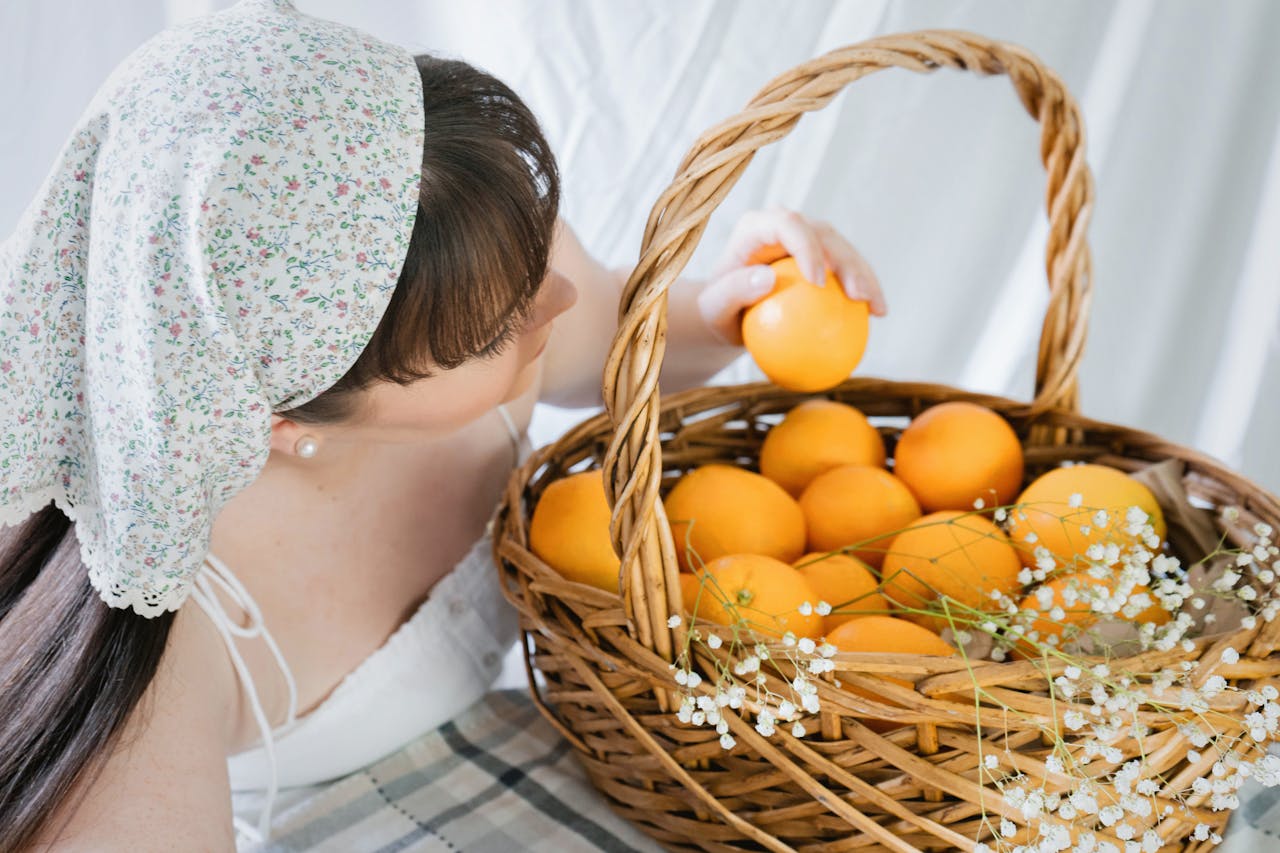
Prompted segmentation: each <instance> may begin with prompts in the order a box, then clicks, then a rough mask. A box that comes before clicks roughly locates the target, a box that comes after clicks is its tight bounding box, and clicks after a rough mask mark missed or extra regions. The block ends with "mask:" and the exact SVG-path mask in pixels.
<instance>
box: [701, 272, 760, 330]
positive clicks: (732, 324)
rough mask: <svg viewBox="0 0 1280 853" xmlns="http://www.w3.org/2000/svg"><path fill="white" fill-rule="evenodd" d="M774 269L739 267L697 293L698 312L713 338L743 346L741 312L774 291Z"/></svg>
mask: <svg viewBox="0 0 1280 853" xmlns="http://www.w3.org/2000/svg"><path fill="white" fill-rule="evenodd" d="M774 279H775V276H774V272H773V270H772V269H771V268H769V267H767V266H760V265H757V266H750V267H742V268H741V269H737V270H734V271H733V272H730V273H726V274H725V275H722V276H719V277H718V278H716V279H714V280H712V282H711V283H710V284H708V285H707V286H706V287H704V288H703V289H702V290H701V291H700V292H699V293H698V311H699V313H701V314H702V319H703V322H704V323H706V324H707V326H708V327H709V328H710V329H711V331H712V332H713V333H714V334H715V335H716V337H718V338H720V339H721V340H723V341H724V342H725V343H728V344H732V345H733V346H742V312H743V311H744V310H746V309H747V308H750V307H751V306H752V305H754V304H755V303H757V302H759V301H760V300H761V299H763V298H764V297H766V296H768V295H769V292H770V291H771V290H773V284H774Z"/></svg>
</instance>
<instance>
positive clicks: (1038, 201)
mask: <svg viewBox="0 0 1280 853" xmlns="http://www.w3.org/2000/svg"><path fill="white" fill-rule="evenodd" d="M226 5H229V0H133V2H131V3H130V4H129V5H128V6H127V7H126V6H123V5H122V4H115V3H112V4H102V3H97V2H94V0H64V2H61V3H57V4H52V3H45V2H41V1H40V0H8V2H6V3H4V4H0V99H2V100H0V102H2V103H3V104H4V109H5V115H6V119H5V121H4V122H3V123H0V233H7V232H8V231H9V230H10V229H11V228H12V226H13V223H14V221H15V220H16V218H17V215H18V213H19V211H20V210H21V209H22V207H23V206H24V205H25V204H26V203H27V201H28V200H29V199H30V197H31V196H32V195H33V194H34V192H35V190H36V187H37V185H38V184H39V181H40V179H41V178H42V177H43V175H44V174H45V172H46V171H47V169H48V166H49V164H50V163H51V162H52V161H53V156H54V154H55V152H56V150H57V147H58V146H59V145H61V143H62V141H63V139H64V138H65V135H66V132H67V130H68V129H69V128H70V126H71V124H72V122H73V121H74V119H75V117H76V116H77V115H78V114H79V112H80V110H82V109H83V107H84V105H85V104H86V103H87V101H88V99H89V96H90V95H91V94H92V92H93V91H94V89H95V88H96V87H97V86H98V84H99V83H100V82H101V80H102V79H103V78H104V77H105V76H106V74H107V73H108V72H109V71H110V69H111V68H112V67H113V66H114V65H115V63H116V62H118V61H119V60H120V59H121V58H123V56H124V55H125V54H127V53H128V52H129V51H130V50H131V49H132V48H133V47H134V46H136V45H137V44H138V43H139V42H141V41H142V40H143V39H145V38H146V37H147V36H149V35H150V34H151V33H153V32H154V31H155V30H157V29H159V28H160V27H162V26H164V25H166V24H167V23H169V22H172V21H175V20H180V19H183V18H185V17H189V16H191V15H195V14H201V13H203V12H206V11H210V10H213V9H217V8H222V7H224V6H226ZM298 6H299V8H300V9H302V10H303V11H305V12H309V13H312V14H316V15H320V16H324V17H331V18H335V19H338V20H342V21H345V22H348V23H351V24H353V25H355V26H359V27H363V28H365V29H368V30H369V31H371V32H373V33H375V34H377V35H379V36H381V37H384V38H387V39H391V40H395V41H398V42H401V43H403V44H405V45H407V46H409V47H410V48H412V49H415V50H429V51H433V52H440V53H445V54H450V55H455V56H458V57H461V58H464V59H467V60H468V61H470V62H472V63H474V64H477V65H480V66H482V67H485V68H486V69H488V70H490V71H492V72H493V73H495V74H497V75H498V76H499V77H501V78H503V79H504V80H506V81H507V82H508V83H510V84H511V85H512V86H513V88H515V89H516V90H517V91H518V92H520V93H521V95H522V96H524V97H525V98H526V99H527V100H528V101H529V103H530V104H531V106H532V107H533V108H534V110H535V112H536V113H537V114H538V115H539V117H540V118H541V120H542V122H543V123H544V125H545V128H546V131H547V133H548V135H549V137H550V139H551V140H552V142H553V144H554V145H555V148H556V151H557V153H558V155H559V158H560V162H561V164H562V168H563V171H564V173H565V198H564V212H565V215H566V216H567V218H568V219H569V220H570V222H572V223H573V225H574V226H575V228H576V229H577V230H578V231H579V233H580V235H581V236H582V238H583V240H584V242H585V243H586V245H587V247H588V248H589V249H590V250H592V251H593V252H594V253H595V254H597V256H599V257H601V258H602V259H604V260H605V261H607V262H609V263H611V264H615V265H619V264H626V263H629V262H633V261H634V260H635V257H636V254H637V251H638V249H639V244H640V237H641V234H642V231H643V225H644V220H645V218H646V217H647V215H648V212H649V210H650V208H651V206H652V204H653V201H654V200H655V199H656V198H657V196H658V194H659V193H660V192H661V191H662V189H664V188H665V187H666V185H667V183H668V182H669V181H670V179H671V177H672V175H673V172H674V169H675V166H676V164H677V163H678V162H679V160H680V159H681V157H683V155H684V153H685V152H686V151H687V149H688V147H689V145H690V144H691V142H692V141H693V140H694V139H695V138H696V137H697V135H698V134H699V133H701V132H702V131H703V130H705V129H706V128H708V127H710V126H711V125H713V124H714V123H716V122H718V121H720V120H722V119H724V118H726V117H728V116H730V115H732V114H733V113H735V112H737V111H738V110H739V109H741V107H742V105H743V104H744V103H745V102H746V101H747V100H748V99H749V98H750V97H751V95H753V94H754V93H755V92H756V91H757V90H758V89H759V88H760V87H761V86H762V85H763V84H764V83H765V82H766V81H767V80H768V79H770V78H771V77H773V76H774V75H776V74H778V73H780V72H782V71H784V70H786V69H788V68H790V67H792V66H794V65H796V64H798V63H800V62H802V61H804V60H806V59H809V58H811V57H813V56H815V55H817V54H819V53H822V52H824V51H826V50H829V49H831V48H834V47H838V46H841V45H845V44H850V43H853V42H857V41H859V40H861V39H864V38H867V37H869V36H872V35H876V34H881V33H891V32H900V31H905V30H914V29H921V28H934V27H937V28H958V29H968V30H973V31H976V32H979V33H982V34H984V35H988V36H992V37H996V38H1001V39H1006V40H1009V41H1013V42H1016V43H1019V44H1022V45H1023V46H1025V47H1027V48H1029V49H1030V50H1031V51H1033V52H1034V53H1036V54H1038V55H1039V56H1040V57H1041V58H1042V59H1043V60H1044V61H1045V62H1047V63H1048V65H1049V66H1050V67H1052V68H1053V69H1055V70H1056V71H1057V72H1058V74H1059V75H1060V76H1061V77H1062V78H1063V79H1064V80H1065V82H1066V83H1067V85H1068V86H1069V88H1070V89H1071V90H1072V91H1073V92H1074V93H1075V95H1076V97H1077V98H1078V99H1079V100H1080V102H1081V105H1082V107H1083V111H1084V115H1085V121H1086V126H1087V129H1088V132H1089V143H1088V145H1089V147H1088V157H1089V161H1090V163H1091V164H1092V167H1093V169H1094V173H1095V177H1096V180H1097V201H1096V209H1095V215H1094V220H1093V223H1092V226H1091V229H1090V232H1089V234H1090V239H1091V243H1092V246H1093V251H1094V261H1095V263H1094V267H1095V291H1096V293H1095V299H1094V304H1093V312H1092V317H1091V321H1090V327H1089V338H1088V346H1087V349H1086V354H1085V358H1084V364H1083V368H1082V371H1081V387H1082V408H1083V410H1084V412H1085V414H1087V415H1090V416H1092V417H1095V418H1099V419H1102V420H1107V421H1113V422H1117V423H1122V424H1126V425H1130V426H1134V427H1138V428H1141V429H1146V430H1150V431H1152V432H1155V433H1158V434H1160V435H1163V436H1165V437H1167V438H1170V439H1172V440H1174V441H1178V442H1180V443H1183V444H1188V445H1191V446H1194V447H1198V448H1200V449H1202V450H1204V451H1206V452H1208V453H1211V454H1213V455H1215V456H1217V457H1219V458H1221V459H1223V460H1225V461H1226V462H1227V463H1228V464H1229V465H1231V466H1232V467H1234V468H1236V469H1238V470H1240V471H1243V472H1244V473H1245V474H1247V475H1249V476H1251V477H1252V478H1254V479H1255V480H1257V481H1259V482H1260V483H1262V484H1263V485H1264V486H1266V487H1268V488H1269V489H1271V490H1272V491H1280V442H1278V441H1277V440H1276V439H1275V438H1274V437H1275V436H1277V435H1278V434H1280V396H1278V395H1277V393H1276V392H1277V390H1280V351H1278V348H1277V340H1278V339H1280V335H1278V334H1277V326H1278V323H1280V74H1278V73H1277V72H1276V68H1277V65H1276V58H1275V50H1276V47H1275V45H1276V44H1277V43H1278V42H1280V4H1276V3H1273V2H1270V0H1234V2H1231V3H1217V2H1212V0H1167V2H1155V0H1125V2H1116V0H1084V2H1074V3H1058V2H1053V0H1032V2H1028V0H981V2H978V1H977V0H970V2H955V0H911V2H902V0H843V2H830V0H828V2H822V0H806V2H800V3H781V2H772V0H737V2H729V0H691V1H689V0H662V2H659V0H613V2H607V3H606V2H603V0H595V1H594V2H593V1H592V0H524V2H520V1H519V0H468V2H465V3H458V2H452V0H365V2H362V3H359V4H355V3H348V2H344V0H298ZM1037 152H1038V128H1037V126H1036V124H1035V122H1034V121H1032V120H1031V118H1030V117H1029V116H1028V115H1027V114H1026V113H1025V112H1024V111H1023V109H1022V107H1021V105H1020V104H1019V103H1018V102H1017V99H1016V96H1015V95H1014V93H1013V91H1012V89H1011V88H1010V86H1009V84H1008V83H1007V82H1006V81H1005V80H1003V79H1002V78H980V77H977V76H976V75H972V74H962V73H958V72H952V71H943V72H938V73H935V74H932V75H918V74H912V73H910V72H906V71H902V70H897V69H894V70H891V71H888V72H884V73H881V74H877V75H874V76H872V77H870V78H866V79H864V80H862V81H859V82H857V83H855V84H854V85H853V86H852V87H850V88H849V89H848V90H847V91H846V92H845V93H843V94H842V95H841V96H840V97H839V98H838V99H837V100H836V101H835V102H834V103H833V104H831V105H830V106H829V107H827V108H826V109H825V110H823V111H822V112H820V113H816V114H811V115H809V116H806V117H805V118H804V119H802V121H801V122H800V124H799V126H798V127H797V128H796V130H795V131H793V132H792V134H791V135H790V136H789V137H788V138H786V139H785V140H783V141H782V142H781V143H779V144H777V145H774V146H771V147H770V148H768V149H765V150H764V151H763V152H761V153H760V154H759V155H758V156H757V157H756V159H755V161H754V162H753V163H752V164H751V166H750V167H749V168H748V170H747V172H746V174H745V175H744V177H743V179H742V180H741V182H740V183H739V184H738V186H737V187H736V188H735V190H734V191H733V193H732V194H731V195H730V197H729V198H728V199H727V200H726V201H725V203H724V204H723V205H722V206H721V208H720V209H719V210H718V211H717V212H716V214H715V215H714V216H713V218H712V221H711V223H710V225H709V227H708V229H707V233H706V235H705V236H704V239H703V243H702V246H701V247H700V249H699V252H698V254H697V255H696V256H695V257H694V259H693V261H692V262H691V264H690V266H689V268H688V269H687V272H688V273H689V274H695V275H696V274H701V273H705V272H706V271H707V270H708V269H709V267H710V265H711V263H712V262H713V261H714V259H715V257H716V255H717V253H718V251H719V248H720V247H721V245H722V244H723V240H724V239H725V237H726V235H727V233H728V229H729V228H730V226H731V225H732V223H733V220H734V219H735V217H736V215H737V214H738V213H740V212H742V211H744V210H747V209H750V208H752V207H757V206H763V205H767V204H773V203H779V204H785V205H788V206H792V207H795V208H797V209H799V210H802V211H804V212H805V213H807V214H809V215H812V216H815V217H819V218H822V219H826V220H828V221H830V222H832V223H834V224H835V225H836V226H837V227H838V228H839V229H840V230H841V231H842V232H843V233H844V234H845V235H847V236H848V237H849V239H850V240H851V241H852V242H853V243H854V244H855V245H856V246H857V247H858V248H859V250H860V251H862V253H863V254H864V255H866V256H867V258H868V259H869V260H870V261H871V263H872V264H873V265H874V267H875V268H876V271H877V273H878V275H879V277H880V280H881V282H882V283H883V286H884V288H885V291H886V294H887V296H888V300H889V306H890V314H889V316H888V317H886V318H884V319H880V320H877V321H875V322H874V325H873V327H872V338H871V342H870V346H869V348H868V351H867V355H866V357H865V359H864V361H863V363H862V365H861V366H860V368H859V371H860V372H861V373H863V374H865V375H878V376H886V377H890V378H895V379H923V380H930V381H938V382H945V383H949V384H955V385H960V386H963V387H967V388H973V389H977V390H984V391H992V392H996V393H1001V394H1005V395H1008V396H1013V397H1019V398H1026V397H1029V396H1030V393H1031V383H1032V376H1033V364H1034V355H1035V347H1036V338H1037V335H1038V332H1039V325H1040V317H1041V314H1042V311H1043V309H1044V304H1045V301H1046V292H1047V290H1046V287H1045V285H1044V273H1043V260H1042V258H1043V250H1044V240H1045V216H1044V212H1043V209H1042V203H1043V202H1042V199H1043V195H1044V183H1043V172H1042V170H1041V167H1040V164H1039V161H1038V156H1037ZM755 375H756V374H755V372H754V368H753V366H752V365H751V364H750V362H749V360H746V359H744V360H743V361H742V362H740V363H739V364H738V365H735V367H734V368H731V369H730V370H729V371H727V372H726V374H725V376H724V377H723V378H724V379H726V380H732V381H742V380H745V379H747V378H751V377H754V376H755ZM580 414H581V413H578V412H572V413H563V412H560V411H557V410H544V411H540V412H539V416H538V418H537V419H536V420H535V424H534V432H535V440H541V441H546V440H548V439H550V438H553V437H554V436H555V435H557V434H558V433H559V431H560V430H562V429H563V428H564V427H565V426H567V425H568V424H569V423H572V422H573V421H574V420H576V419H577V417H579V415H580Z"/></svg>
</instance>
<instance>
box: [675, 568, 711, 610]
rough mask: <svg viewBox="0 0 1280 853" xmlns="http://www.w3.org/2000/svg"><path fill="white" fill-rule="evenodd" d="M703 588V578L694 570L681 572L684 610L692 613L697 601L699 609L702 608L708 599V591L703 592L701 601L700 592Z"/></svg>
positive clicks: (681, 592)
mask: <svg viewBox="0 0 1280 853" xmlns="http://www.w3.org/2000/svg"><path fill="white" fill-rule="evenodd" d="M701 589H702V580H701V579H700V578H699V577H698V576H697V575H695V574H694V573H693V572H681V573H680V597H681V598H682V599H684V612H685V613H692V612H693V605H694V603H695V602H696V603H697V604H698V609H699V610H701V609H702V607H703V604H704V602H706V601H707V600H708V593H703V594H702V599H701V601H699V599H698V592H699V591H700V590H701Z"/></svg>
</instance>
